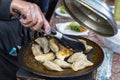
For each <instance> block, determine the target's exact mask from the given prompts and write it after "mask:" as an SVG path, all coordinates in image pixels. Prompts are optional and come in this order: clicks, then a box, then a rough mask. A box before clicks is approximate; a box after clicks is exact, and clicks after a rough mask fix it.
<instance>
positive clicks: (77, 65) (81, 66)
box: [71, 60, 93, 71]
mask: <svg viewBox="0 0 120 80" xmlns="http://www.w3.org/2000/svg"><path fill="white" fill-rule="evenodd" d="M92 65H93V63H92V62H91V61H88V60H79V61H76V62H73V64H72V65H71V68H72V69H73V70H74V71H78V70H81V69H84V68H86V67H88V66H92Z"/></svg>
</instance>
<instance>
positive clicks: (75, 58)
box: [68, 52, 87, 63]
mask: <svg viewBox="0 0 120 80" xmlns="http://www.w3.org/2000/svg"><path fill="white" fill-rule="evenodd" d="M86 59H87V56H86V55H85V54H83V52H77V53H74V54H73V55H72V56H70V57H69V58H68V62H71V63H73V62H75V61H79V60H86Z"/></svg>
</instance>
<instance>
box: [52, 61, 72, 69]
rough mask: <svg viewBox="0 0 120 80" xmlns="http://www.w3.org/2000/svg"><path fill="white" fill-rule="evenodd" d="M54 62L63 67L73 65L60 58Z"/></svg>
mask: <svg viewBox="0 0 120 80" xmlns="http://www.w3.org/2000/svg"><path fill="white" fill-rule="evenodd" d="M53 62H54V63H55V64H57V65H59V66H60V67H62V68H70V67H71V64H70V63H68V62H66V61H63V60H60V59H55V60H54V61H53Z"/></svg>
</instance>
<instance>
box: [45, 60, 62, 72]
mask: <svg viewBox="0 0 120 80" xmlns="http://www.w3.org/2000/svg"><path fill="white" fill-rule="evenodd" d="M43 65H44V66H45V67H46V68H47V69H49V70H53V71H63V69H62V68H61V67H60V66H59V65H57V64H55V63H53V62H52V61H48V60H46V61H45V62H44V63H43Z"/></svg>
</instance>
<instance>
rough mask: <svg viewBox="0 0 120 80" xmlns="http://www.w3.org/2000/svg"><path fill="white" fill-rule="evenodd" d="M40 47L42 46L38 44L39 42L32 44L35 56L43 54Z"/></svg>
mask: <svg viewBox="0 0 120 80" xmlns="http://www.w3.org/2000/svg"><path fill="white" fill-rule="evenodd" d="M40 48H41V47H40V46H39V45H37V44H32V47H31V49H32V52H33V55H34V56H38V55H40V54H43V52H42V51H41V49H40Z"/></svg>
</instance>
